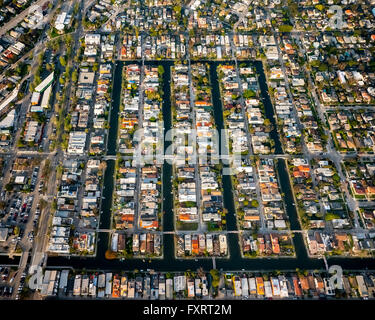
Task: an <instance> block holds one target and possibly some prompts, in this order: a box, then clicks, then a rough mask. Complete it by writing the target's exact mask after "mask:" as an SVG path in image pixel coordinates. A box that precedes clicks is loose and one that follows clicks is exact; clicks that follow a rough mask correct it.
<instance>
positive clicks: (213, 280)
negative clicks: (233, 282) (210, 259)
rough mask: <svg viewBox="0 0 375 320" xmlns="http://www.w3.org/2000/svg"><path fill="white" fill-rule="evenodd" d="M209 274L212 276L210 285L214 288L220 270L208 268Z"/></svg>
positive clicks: (218, 280) (218, 279) (217, 281)
mask: <svg viewBox="0 0 375 320" xmlns="http://www.w3.org/2000/svg"><path fill="white" fill-rule="evenodd" d="M210 275H211V277H212V287H213V288H215V289H216V288H217V287H219V283H220V272H219V271H218V270H217V269H212V270H210Z"/></svg>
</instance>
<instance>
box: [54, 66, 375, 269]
mask: <svg viewBox="0 0 375 320" xmlns="http://www.w3.org/2000/svg"><path fill="white" fill-rule="evenodd" d="M130 63H141V62H139V61H129V62H117V63H116V65H115V74H114V85H113V95H112V98H113V100H112V109H111V115H110V129H109V137H108V148H107V155H116V145H117V131H118V130H117V129H118V114H119V107H120V99H121V81H122V69H123V66H124V65H125V64H130ZM205 63H208V64H209V65H210V74H209V76H210V82H211V87H212V96H213V106H214V118H215V122H216V124H217V129H218V130H219V131H220V130H221V129H223V127H224V124H223V113H222V111H223V110H222V105H221V99H220V90H219V83H218V76H217V71H216V69H217V66H218V65H219V64H220V62H217V61H215V62H213V61H205ZM226 63H230V62H228V61H226ZM252 63H253V64H254V65H255V68H256V70H257V73H258V77H259V84H260V89H261V95H262V99H263V103H264V105H265V110H266V116H267V118H268V119H269V120H270V121H271V124H272V125H273V130H272V132H271V137H272V138H273V140H274V141H275V153H276V154H282V153H283V150H282V145H281V141H280V138H279V135H278V132H277V126H276V122H275V118H274V110H273V106H272V103H271V100H270V97H269V95H268V88H267V83H266V78H265V74H264V70H263V65H262V63H261V62H260V61H254V62H252ZM145 64H152V65H162V66H163V67H164V70H165V72H164V74H163V77H164V78H163V93H164V97H163V110H162V111H163V119H164V126H165V132H167V131H168V130H169V129H171V88H170V79H171V67H172V65H173V62H172V61H147V62H145ZM170 143H171V142H170V141H165V144H164V149H165V150H166V149H167V148H168V147H169V145H170ZM220 145H221V144H220ZM276 168H277V171H278V175H279V178H280V183H281V191H282V194H283V195H284V201H285V205H286V210H287V213H288V216H289V219H290V223H291V226H290V227H291V229H292V230H300V229H301V227H300V224H299V221H298V216H297V211H296V207H295V206H294V202H293V195H292V190H291V185H290V181H289V175H288V173H287V164H286V163H285V160H284V159H278V161H277V166H276ZM114 173H115V161H114V160H107V168H106V172H105V180H104V185H105V189H104V193H103V195H104V199H103V201H102V214H101V218H100V228H101V229H109V228H110V224H111V223H110V222H111V205H112V192H113V188H114ZM171 175H172V166H171V165H170V164H169V163H167V162H165V163H164V165H163V194H164V203H163V210H164V216H163V231H174V230H173V229H174V224H173V221H174V217H173V196H172V194H171V191H172V183H171V180H170V178H171ZM222 181H223V188H224V206H225V208H226V209H227V210H228V214H227V217H226V219H227V230H228V231H233V230H237V224H236V215H235V208H234V202H233V193H232V185H231V180H230V177H229V176H228V175H224V176H223V180H222ZM163 237H164V239H163V250H164V253H163V259H153V260H142V259H126V260H107V259H105V251H106V250H107V249H108V245H109V240H110V234H109V233H106V232H102V233H99V235H98V248H97V256H96V257H95V258H70V259H68V258H63V257H49V258H48V261H47V266H48V267H56V266H64V267H69V266H70V267H73V268H77V269H80V268H85V269H102V270H134V269H139V270H146V269H153V270H157V271H185V270H189V269H190V270H196V269H197V268H199V267H203V269H205V270H210V269H212V268H213V261H212V259H211V258H207V259H199V260H193V259H188V260H181V259H176V258H175V254H174V238H173V237H174V235H173V234H164V235H163ZM293 242H294V246H295V251H296V258H281V259H274V258H270V259H264V258H262V259H243V258H242V257H241V253H240V246H239V237H238V234H235V233H228V248H229V258H228V259H216V261H215V262H216V268H217V269H220V270H242V269H244V270H271V269H272V270H275V269H277V270H294V269H296V268H300V269H310V270H312V269H324V268H325V266H324V262H323V260H322V259H310V258H309V257H308V255H307V252H306V248H305V246H304V241H303V236H302V234H301V233H295V234H294V237H293ZM329 264H330V265H332V264H339V265H341V266H342V267H343V268H344V269H353V270H354V269H365V268H368V269H375V263H374V260H371V259H354V258H353V259H343V258H341V259H340V258H336V259H329Z"/></svg>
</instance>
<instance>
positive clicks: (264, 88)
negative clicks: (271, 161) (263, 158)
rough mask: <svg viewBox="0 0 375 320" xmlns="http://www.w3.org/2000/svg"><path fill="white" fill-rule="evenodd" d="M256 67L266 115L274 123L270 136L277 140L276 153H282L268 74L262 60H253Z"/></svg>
mask: <svg viewBox="0 0 375 320" xmlns="http://www.w3.org/2000/svg"><path fill="white" fill-rule="evenodd" d="M252 63H253V64H254V66H255V68H256V71H257V74H258V82H259V88H260V93H261V98H262V101H263V105H264V108H265V113H266V117H267V118H268V119H269V120H270V121H271V124H272V130H271V132H270V137H271V138H272V139H273V141H274V142H275V153H276V154H282V153H283V147H282V144H281V141H280V135H279V133H278V132H277V124H276V120H275V119H276V117H275V111H274V109H273V106H272V102H271V98H270V95H269V93H268V85H267V80H266V75H265V73H264V68H263V64H262V61H253V62H252Z"/></svg>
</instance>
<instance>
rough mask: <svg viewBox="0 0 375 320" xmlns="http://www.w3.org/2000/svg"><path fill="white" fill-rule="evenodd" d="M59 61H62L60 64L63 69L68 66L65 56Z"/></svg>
mask: <svg viewBox="0 0 375 320" xmlns="http://www.w3.org/2000/svg"><path fill="white" fill-rule="evenodd" d="M59 61H60V64H61V65H62V66H63V67H65V66H66V60H65V58H64V57H63V56H61V57H60V58H59Z"/></svg>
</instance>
